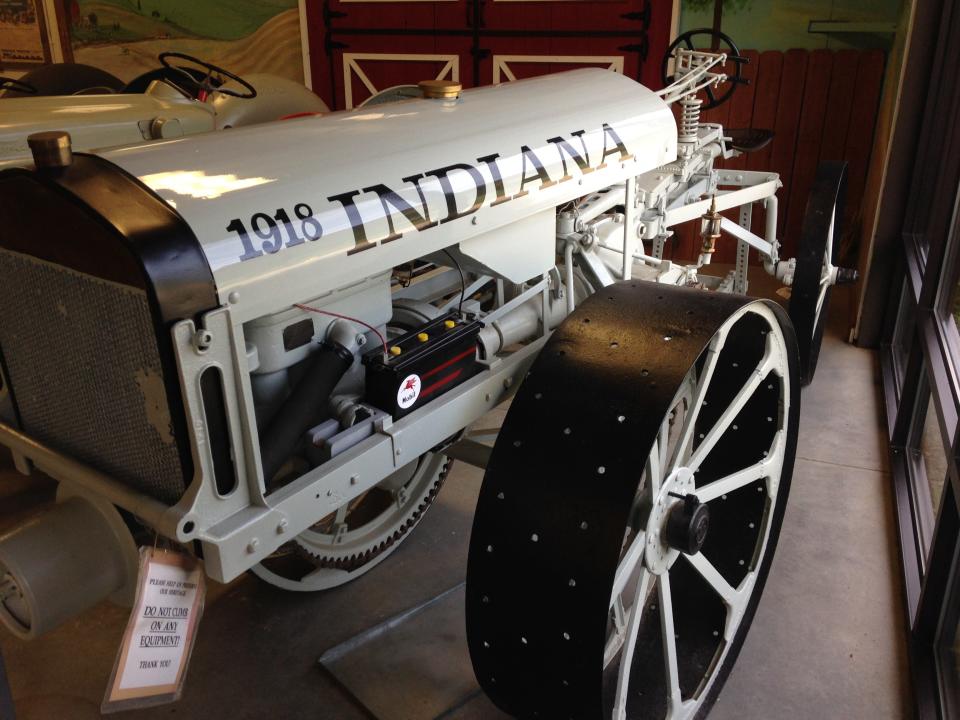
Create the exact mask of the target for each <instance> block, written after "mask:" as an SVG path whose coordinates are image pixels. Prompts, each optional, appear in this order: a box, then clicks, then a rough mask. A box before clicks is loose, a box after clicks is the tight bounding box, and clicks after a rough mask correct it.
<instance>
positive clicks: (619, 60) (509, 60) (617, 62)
mask: <svg viewBox="0 0 960 720" xmlns="http://www.w3.org/2000/svg"><path fill="white" fill-rule="evenodd" d="M522 63H531V64H552V63H562V64H564V65H590V66H593V65H603V66H605V69H607V70H612V71H613V72H617V73H621V74H623V55H494V56H493V82H494V84H497V83H501V82H504V81H505V80H509V81H515V80H516V79H517V76H516V75H515V74H514V72H513V69H512V68H511V67H510V65H512V64H522Z"/></svg>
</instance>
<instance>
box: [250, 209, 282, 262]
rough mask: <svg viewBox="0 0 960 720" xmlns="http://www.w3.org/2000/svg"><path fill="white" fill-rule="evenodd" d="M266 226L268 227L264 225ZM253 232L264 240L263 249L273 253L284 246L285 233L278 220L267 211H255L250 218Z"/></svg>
mask: <svg viewBox="0 0 960 720" xmlns="http://www.w3.org/2000/svg"><path fill="white" fill-rule="evenodd" d="M264 226H266V227H264ZM250 227H252V228H253V234H254V235H256V236H257V237H258V238H260V239H261V240H263V249H264V250H265V251H266V252H268V253H270V254H271V255H272V254H273V253H275V252H279V251H280V248H282V247H283V235H282V234H281V233H280V228H279V227H277V223H276V221H275V220H274V219H273V218H272V217H270V216H269V215H267V214H266V213H255V214H254V215H253V217H251V218H250Z"/></svg>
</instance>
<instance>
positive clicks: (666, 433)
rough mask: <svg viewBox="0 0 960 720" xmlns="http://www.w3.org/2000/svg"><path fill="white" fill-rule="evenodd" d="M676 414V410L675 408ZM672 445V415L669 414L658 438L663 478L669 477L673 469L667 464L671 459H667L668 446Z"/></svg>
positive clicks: (661, 426)
mask: <svg viewBox="0 0 960 720" xmlns="http://www.w3.org/2000/svg"><path fill="white" fill-rule="evenodd" d="M674 412H676V408H674ZM669 444H670V414H669V413H668V414H667V417H666V418H664V420H663V424H662V425H660V434H659V435H658V436H657V445H658V446H659V449H660V470H661V472H662V473H663V477H669V476H670V471H671V470H672V467H669V466H668V465H667V463H668V462H669V458H668V457H667V446H668V445H669Z"/></svg>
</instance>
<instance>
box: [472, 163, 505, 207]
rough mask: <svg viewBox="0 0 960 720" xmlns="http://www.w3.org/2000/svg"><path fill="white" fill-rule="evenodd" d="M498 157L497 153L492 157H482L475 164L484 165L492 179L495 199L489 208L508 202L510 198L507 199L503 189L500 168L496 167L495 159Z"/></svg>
mask: <svg viewBox="0 0 960 720" xmlns="http://www.w3.org/2000/svg"><path fill="white" fill-rule="evenodd" d="M499 157H500V155H499V153H494V154H493V155H484V156H483V157H480V158H477V162H482V163H484V164H486V166H487V167H488V168H489V169H490V175H491V176H492V177H493V187H494V189H495V190H496V191H497V197H496V199H495V200H494V201H493V202H492V203H490V207H493V206H494V205H499V204H500V203H505V202H507V201H509V200H510V198H509V197H507V193H506V191H505V190H504V189H503V175H501V174H500V166H499V165H497V158H499Z"/></svg>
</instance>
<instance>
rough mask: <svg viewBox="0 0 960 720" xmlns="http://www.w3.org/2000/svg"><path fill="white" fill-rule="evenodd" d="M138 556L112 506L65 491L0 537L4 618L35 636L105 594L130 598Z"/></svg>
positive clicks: (25, 634) (0, 612) (14, 629)
mask: <svg viewBox="0 0 960 720" xmlns="http://www.w3.org/2000/svg"><path fill="white" fill-rule="evenodd" d="M109 513H112V514H113V516H114V517H110V516H109ZM136 557H137V554H136V546H135V544H134V542H133V538H132V536H130V534H129V532H128V531H127V530H126V528H125V527H124V526H123V521H122V519H121V518H120V516H119V514H118V513H117V511H116V510H115V509H114V508H113V507H112V506H110V505H107V504H105V503H103V501H96V500H88V499H86V498H84V497H82V496H71V497H64V498H62V499H61V501H60V502H58V503H56V504H55V505H53V506H52V507H50V508H49V509H47V510H44V511H42V512H40V513H39V514H37V515H36V516H34V517H33V518H32V519H30V520H28V521H27V522H25V523H23V524H21V525H19V526H17V527H16V528H14V529H13V530H12V531H10V532H9V533H7V534H6V535H4V536H2V537H0V621H2V622H3V624H4V625H6V626H7V627H8V628H9V629H10V630H11V631H12V632H13V633H14V634H15V635H18V636H19V637H22V638H24V639H30V638H35V637H37V636H39V635H42V634H43V633H45V632H47V631H48V630H52V629H53V628H55V627H56V626H57V625H59V624H60V623H62V622H64V621H65V620H68V619H69V618H71V617H73V616H75V615H77V614H79V613H81V612H83V611H84V610H86V609H87V608H90V607H92V606H93V605H95V604H96V603H98V602H100V601H101V600H103V599H105V598H107V597H110V596H113V597H114V599H118V600H126V601H127V602H129V600H132V593H131V591H132V588H133V585H134V581H135V579H136V573H137V561H136Z"/></svg>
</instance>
